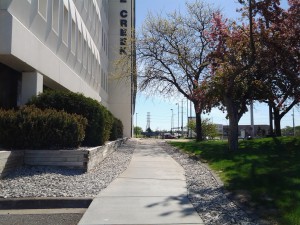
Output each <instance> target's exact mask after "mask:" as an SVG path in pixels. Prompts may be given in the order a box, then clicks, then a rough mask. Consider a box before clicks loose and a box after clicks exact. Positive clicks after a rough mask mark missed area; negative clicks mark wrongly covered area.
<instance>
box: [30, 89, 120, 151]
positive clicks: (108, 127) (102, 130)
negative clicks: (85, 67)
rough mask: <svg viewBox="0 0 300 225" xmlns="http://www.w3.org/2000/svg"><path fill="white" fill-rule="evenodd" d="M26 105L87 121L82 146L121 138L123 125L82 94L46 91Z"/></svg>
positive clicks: (95, 144)
mask: <svg viewBox="0 0 300 225" xmlns="http://www.w3.org/2000/svg"><path fill="white" fill-rule="evenodd" d="M28 105H35V106H36V107H38V108H41V109H48V108H53V109H56V110H63V111H65V112H67V113H75V114H78V115H81V116H83V117H85V118H86V119H87V120H88V124H87V128H86V132H85V138H84V140H83V145H85V146H98V145H103V144H104V143H105V142H106V141H108V140H116V139H117V138H121V137H123V125H122V122H121V121H120V120H119V119H116V118H115V117H114V116H113V115H112V114H111V113H110V112H109V111H108V110H107V109H106V108H105V107H104V106H102V105H101V104H100V103H99V102H98V101H96V100H94V99H92V98H88V97H85V96H84V95H82V94H78V93H73V92H65V91H47V92H44V93H42V94H40V95H38V96H36V97H33V98H32V99H31V100H30V101H29V102H28Z"/></svg>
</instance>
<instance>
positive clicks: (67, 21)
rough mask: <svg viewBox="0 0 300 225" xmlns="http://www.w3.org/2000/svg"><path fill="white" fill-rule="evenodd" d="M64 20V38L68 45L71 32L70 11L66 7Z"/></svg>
mask: <svg viewBox="0 0 300 225" xmlns="http://www.w3.org/2000/svg"><path fill="white" fill-rule="evenodd" d="M63 13H64V17H63V18H64V21H63V28H62V30H63V32H62V40H63V42H64V43H65V44H66V45H68V33H69V12H68V10H67V8H66V7H64V11H63Z"/></svg>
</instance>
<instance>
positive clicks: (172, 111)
mask: <svg viewBox="0 0 300 225" xmlns="http://www.w3.org/2000/svg"><path fill="white" fill-rule="evenodd" d="M171 111H172V116H171V134H172V130H173V109H171Z"/></svg>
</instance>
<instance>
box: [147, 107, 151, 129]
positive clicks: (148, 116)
mask: <svg viewBox="0 0 300 225" xmlns="http://www.w3.org/2000/svg"><path fill="white" fill-rule="evenodd" d="M149 129H150V130H151V128H150V112H147V126H146V132H148V130H149Z"/></svg>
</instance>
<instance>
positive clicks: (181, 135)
mask: <svg viewBox="0 0 300 225" xmlns="http://www.w3.org/2000/svg"><path fill="white" fill-rule="evenodd" d="M181 136H183V99H182V100H181Z"/></svg>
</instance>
